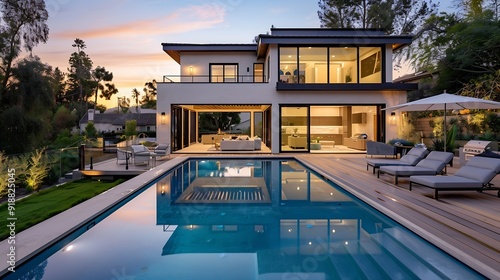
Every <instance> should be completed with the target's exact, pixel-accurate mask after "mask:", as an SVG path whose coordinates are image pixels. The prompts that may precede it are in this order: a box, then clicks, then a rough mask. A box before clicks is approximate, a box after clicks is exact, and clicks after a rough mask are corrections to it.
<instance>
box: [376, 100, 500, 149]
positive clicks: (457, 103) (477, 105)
mask: <svg viewBox="0 0 500 280" xmlns="http://www.w3.org/2000/svg"><path fill="white" fill-rule="evenodd" d="M463 109H500V102H495V101H491V100H486V99H480V98H474V97H468V96H461V95H456V94H450V93H446V92H445V93H441V94H438V95H434V96H431V97H427V98H423V99H420V100H416V101H412V102H408V103H404V104H399V105H396V106H392V107H387V108H385V109H384V110H387V111H389V112H391V111H398V110H399V111H429V110H444V126H443V127H444V143H446V110H463ZM444 151H445V152H446V144H445V145H444Z"/></svg>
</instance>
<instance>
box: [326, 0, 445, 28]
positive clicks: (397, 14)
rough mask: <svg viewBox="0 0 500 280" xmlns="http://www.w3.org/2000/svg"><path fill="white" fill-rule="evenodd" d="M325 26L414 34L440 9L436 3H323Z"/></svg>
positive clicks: (394, 0)
mask: <svg viewBox="0 0 500 280" xmlns="http://www.w3.org/2000/svg"><path fill="white" fill-rule="evenodd" d="M318 5H319V8H320V10H319V11H318V17H319V19H320V22H321V27H327V28H379V29H384V30H386V33H387V34H411V33H413V32H415V31H416V29H417V28H419V27H420V26H421V25H422V24H423V22H424V21H425V19H426V18H427V17H428V16H429V15H430V14H432V13H434V12H435V11H436V9H437V5H436V4H434V3H432V0H386V1H379V0H320V1H319V2H318Z"/></svg>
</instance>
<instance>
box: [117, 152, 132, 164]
mask: <svg viewBox="0 0 500 280" xmlns="http://www.w3.org/2000/svg"><path fill="white" fill-rule="evenodd" d="M130 158H131V154H130V152H129V151H127V150H123V149H116V164H127V163H130ZM120 161H125V162H123V163H122V162H120Z"/></svg>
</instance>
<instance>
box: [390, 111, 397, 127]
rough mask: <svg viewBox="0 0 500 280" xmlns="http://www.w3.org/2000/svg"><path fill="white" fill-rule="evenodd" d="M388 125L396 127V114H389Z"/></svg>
mask: <svg viewBox="0 0 500 280" xmlns="http://www.w3.org/2000/svg"><path fill="white" fill-rule="evenodd" d="M389 124H391V125H396V113H395V112H391V118H390V119H389Z"/></svg>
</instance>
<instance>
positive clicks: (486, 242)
mask: <svg viewBox="0 0 500 280" xmlns="http://www.w3.org/2000/svg"><path fill="white" fill-rule="evenodd" d="M296 158H297V159H298V160H300V161H301V162H302V163H304V164H306V165H307V166H308V167H311V168H312V169H314V170H316V171H317V172H319V173H321V174H323V175H327V174H329V175H327V176H326V177H327V178H329V179H331V180H332V181H334V182H338V183H339V184H340V185H341V186H342V187H344V188H346V189H347V190H348V191H350V192H352V193H354V194H355V195H356V196H358V197H359V198H361V199H362V200H363V201H365V202H367V203H368V204H369V205H371V206H373V207H375V208H376V209H377V210H379V211H382V212H384V213H386V214H388V215H389V216H390V217H392V218H394V219H395V220H396V221H398V222H399V223H401V224H403V225H405V226H406V227H408V228H409V229H410V230H412V231H414V232H415V233H417V234H418V235H420V236H422V237H424V238H425V239H427V240H428V241H430V242H431V243H433V244H434V245H436V246H437V247H439V248H441V249H442V250H444V251H446V252H448V253H450V254H451V255H453V256H455V257H456V258H457V259H459V260H461V261H462V262H464V263H466V264H467V265H469V266H471V267H472V268H474V269H476V270H478V271H479V272H481V273H483V274H484V275H486V276H487V277H492V276H495V275H496V276H498V275H500V230H499V229H500V221H499V219H500V218H499V217H500V215H498V213H500V198H498V197H497V196H496V191H487V192H483V193H478V192H474V191H472V192H450V193H446V192H445V193H443V194H440V197H439V200H435V199H434V198H433V191H432V190H431V189H428V188H425V187H416V188H414V189H413V190H412V191H409V184H408V181H407V180H405V179H404V178H403V179H401V182H400V184H399V185H398V186H395V185H394V184H392V178H390V177H380V179H377V177H376V176H374V175H373V174H372V172H371V170H368V171H367V170H366V159H365V158H364V157H363V156H359V155H307V154H304V155H299V156H296ZM459 167H460V166H458V165H456V164H455V165H454V167H448V173H449V174H453V173H454V172H456V170H457V169H458V168H459ZM499 177H500V176H497V178H495V179H494V181H493V183H495V182H496V185H498V184H500V178H499Z"/></svg>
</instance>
